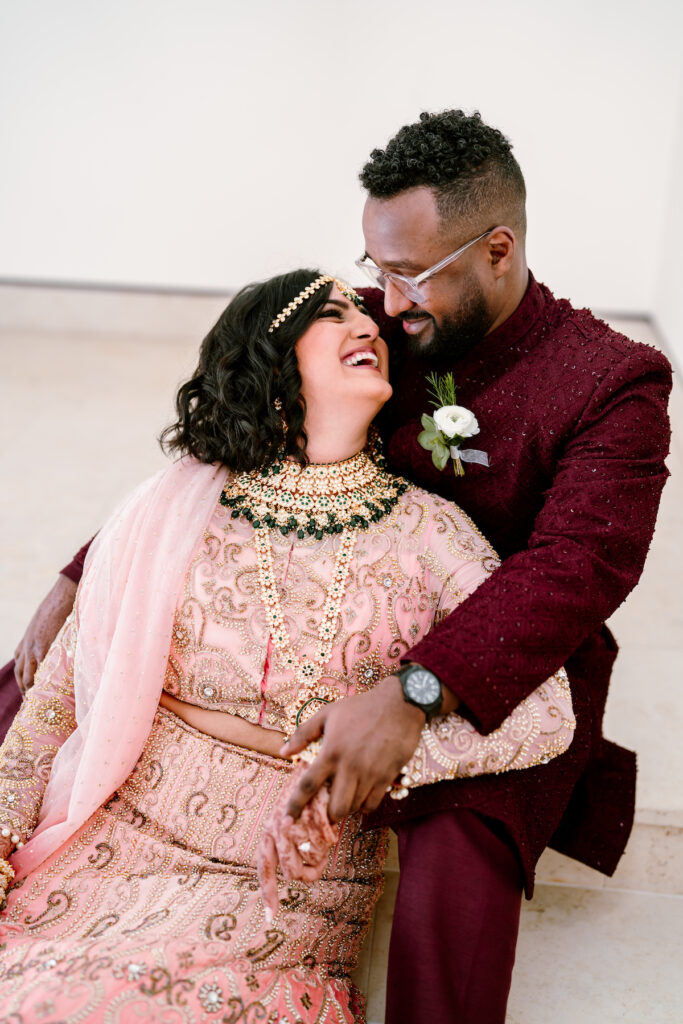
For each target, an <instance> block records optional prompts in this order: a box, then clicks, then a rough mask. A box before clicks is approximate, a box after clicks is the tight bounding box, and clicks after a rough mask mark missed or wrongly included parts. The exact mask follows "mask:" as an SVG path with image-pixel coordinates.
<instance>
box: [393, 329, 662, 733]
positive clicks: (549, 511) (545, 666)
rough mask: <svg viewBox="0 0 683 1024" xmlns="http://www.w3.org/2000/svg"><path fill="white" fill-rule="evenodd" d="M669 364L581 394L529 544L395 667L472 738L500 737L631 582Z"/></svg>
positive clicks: (649, 356) (642, 361)
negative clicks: (471, 728) (463, 721)
mask: <svg viewBox="0 0 683 1024" xmlns="http://www.w3.org/2000/svg"><path fill="white" fill-rule="evenodd" d="M670 388H671V370H670V367H669V364H668V362H667V360H666V359H665V358H664V357H663V356H661V355H660V354H659V353H657V352H656V351H654V350H651V349H647V348H645V347H644V346H643V347H641V348H639V349H638V350H637V351H636V352H633V353H631V354H629V356H628V358H626V359H624V360H623V361H622V362H621V363H620V364H618V365H617V366H616V367H615V368H613V370H612V371H611V372H610V373H609V374H608V375H607V376H606V377H605V378H604V379H603V380H602V382H601V383H600V384H599V385H598V387H597V388H596V389H595V390H594V391H593V392H592V393H591V395H590V397H589V399H588V401H587V403H586V405H585V407H584V409H583V412H582V414H581V416H580V418H579V421H578V422H577V423H576V424H575V426H574V428H573V431H572V432H571V433H570V434H569V436H568V437H567V440H566V442H565V445H564V448H563V450H562V451H561V452H560V454H559V458H557V461H556V468H555V472H554V476H553V479H552V483H551V485H550V487H549V488H548V490H547V491H546V495H545V501H544V504H543V506H542V508H541V510H540V511H539V513H538V515H537V517H536V520H535V523H534V527H533V531H532V533H531V536H530V537H529V541H528V545H527V547H526V548H525V549H524V550H522V551H519V552H517V553H515V554H513V555H511V556H510V557H509V558H506V559H505V560H504V562H503V564H502V565H501V567H500V569H499V570H498V571H497V572H495V573H494V574H493V575H492V576H490V577H489V578H488V579H487V580H485V581H484V582H483V583H482V585H481V586H480V587H479V588H478V589H477V590H476V592H475V593H473V594H472V595H471V596H470V597H468V599H467V600H466V601H463V602H462V603H461V604H459V605H458V607H457V608H455V609H454V611H453V612H452V614H450V615H449V616H448V617H447V618H446V619H444V621H443V622H441V623H440V624H439V625H438V626H437V627H436V628H434V629H433V630H432V632H431V633H429V634H428V635H427V636H426V637H425V638H424V639H422V640H421V641H420V642H419V643H418V644H417V645H416V646H415V647H414V648H413V649H412V650H411V651H410V652H409V653H408V654H407V655H406V658H405V660H411V661H416V662H419V663H420V664H422V665H424V666H425V667H427V668H429V669H431V670H432V671H433V672H434V673H435V674H436V675H438V676H439V678H440V679H441V680H442V682H443V683H445V685H446V686H448V687H449V688H450V689H451V690H452V691H453V692H454V693H455V694H456V695H457V696H458V697H459V698H460V700H461V702H462V703H463V704H464V705H465V706H466V708H467V709H468V714H469V716H470V717H471V719H472V721H473V722H474V723H475V724H476V726H477V728H478V729H479V731H481V732H483V733H488V732H491V731H492V730H494V729H496V728H498V727H499V726H500V724H501V722H502V721H503V719H504V718H505V717H506V716H507V715H509V714H510V712H511V711H512V709H513V708H515V707H516V706H517V705H518V704H519V703H520V702H521V701H522V700H524V698H525V697H527V696H528V695H529V694H530V693H531V691H532V690H533V689H534V688H535V687H537V686H538V685H539V683H541V682H542V681H543V680H545V679H547V678H548V677H549V676H551V675H552V673H554V672H556V671H557V669H558V668H559V667H560V666H561V665H562V664H564V663H565V662H566V661H567V659H568V658H569V656H570V655H571V654H572V653H573V652H574V651H575V650H576V649H577V648H578V647H579V646H580V644H581V643H582V642H583V640H584V639H586V638H587V637H588V636H589V635H591V634H592V633H593V632H595V631H596V630H598V629H599V628H600V627H601V625H602V624H603V623H604V621H605V619H607V618H608V617H609V616H610V615H611V614H612V613H613V612H614V611H615V609H616V608H617V607H618V606H619V605H620V604H621V602H622V601H623V600H624V598H625V597H626V596H627V594H628V593H629V592H630V590H631V589H632V588H633V587H634V586H635V584H636V583H637V581H638V579H639V577H640V574H641V572H642V569H643V564H644V561H645V556H646V554H647V551H648V547H649V545H650V541H651V538H652V534H653V531H654V526H655V519H656V515H657V509H658V505H659V499H660V496H661V491H662V487H663V486H664V483H665V481H666V478H667V476H668V472H667V470H666V467H665V464H664V458H665V456H666V454H667V452H668V448H669V437H670V433H669V423H668V417H667V412H666V406H667V399H668V394H669V391H670Z"/></svg>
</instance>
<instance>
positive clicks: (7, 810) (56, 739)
mask: <svg viewBox="0 0 683 1024" xmlns="http://www.w3.org/2000/svg"><path fill="white" fill-rule="evenodd" d="M75 642H76V626H75V613H72V614H71V615H70V616H69V617H68V619H67V620H66V622H65V623H64V625H63V626H62V628H61V630H60V632H59V633H58V634H57V637H56V639H55V641H54V643H53V644H52V646H51V647H50V650H49V651H48V653H47V655H46V657H45V659H44V660H43V661H42V662H41V664H40V666H39V668H38V671H37V672H36V678H35V683H34V685H33V687H32V689H31V690H30V691H29V693H28V695H27V696H26V698H25V700H24V702H23V703H22V705H21V708H20V709H19V712H18V714H17V715H16V717H15V719H14V721H13V723H12V725H11V726H10V729H9V732H8V733H7V735H6V737H5V740H4V742H3V744H2V747H0V857H5V858H6V857H8V856H9V854H10V853H11V852H12V850H13V849H14V847H15V846H16V845H17V838H18V839H19V841H20V842H26V840H27V839H28V837H29V836H30V835H31V833H32V832H33V830H34V828H35V827H36V824H37V821H38V814H39V812H40V807H41V804H42V800H43V794H44V792H45V787H46V786H47V783H48V779H49V777H50V769H51V767H52V762H53V760H54V758H55V755H56V753H57V751H58V750H59V748H60V747H61V746H62V744H63V743H64V742H65V741H66V740H67V739H68V737H69V736H70V735H71V733H72V732H73V731H74V729H75V728H76V720H75V712H74V685H73V662H74V648H75Z"/></svg>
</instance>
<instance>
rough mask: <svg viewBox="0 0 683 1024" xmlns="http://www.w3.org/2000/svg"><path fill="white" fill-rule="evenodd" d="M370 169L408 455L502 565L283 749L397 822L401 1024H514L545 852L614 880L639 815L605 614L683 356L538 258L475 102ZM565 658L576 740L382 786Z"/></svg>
mask: <svg viewBox="0 0 683 1024" xmlns="http://www.w3.org/2000/svg"><path fill="white" fill-rule="evenodd" d="M361 182H362V183H363V186H364V187H365V189H366V190H367V193H368V199H367V202H366V204H365V211H364V215H363V231H364V235H365V255H364V256H363V258H362V260H360V261H359V265H360V266H362V267H366V266H367V267H369V273H370V276H372V278H373V279H374V280H375V282H376V283H377V284H378V285H379V286H380V288H381V289H382V290H383V292H384V294H383V295H382V293H381V292H377V291H369V292H367V293H366V296H365V298H366V302H367V304H368V306H369V307H370V311H371V312H372V313H373V315H375V316H377V317H379V318H380V320H381V326H382V333H383V336H384V338H385V339H386V340H387V341H388V342H389V346H390V352H391V354H392V356H393V362H394V366H393V370H392V378H391V379H392V383H393V385H394V396H393V399H392V401H391V405H390V408H389V410H388V416H387V420H386V421H385V423H384V425H383V433H384V436H385V440H386V442H387V450H388V455H389V459H390V462H391V465H392V468H393V469H395V470H396V471H398V472H400V473H402V474H404V475H405V476H408V477H409V478H410V479H412V480H413V481H415V482H416V483H418V484H419V485H421V486H422V487H424V488H426V489H427V490H430V491H437V492H438V493H439V494H441V495H443V496H444V497H445V498H447V499H449V500H452V501H454V502H456V503H457V504H458V505H460V506H461V507H462V508H463V509H464V510H465V512H467V513H468V514H469V515H470V516H471V517H472V519H473V521H474V523H475V524H476V525H477V526H478V527H479V528H480V529H481V530H482V532H483V533H484V534H485V536H486V537H487V538H488V539H489V541H490V542H491V543H492V544H493V546H494V548H496V549H497V551H498V554H499V555H500V557H501V558H502V559H503V563H502V566H501V568H500V569H499V570H498V571H497V572H495V573H494V574H493V576H491V577H490V578H489V579H488V580H487V581H486V582H485V583H484V584H483V585H482V586H481V587H480V588H479V589H478V590H477V591H476V592H475V593H474V594H473V595H472V596H470V597H469V598H468V599H467V600H466V601H464V602H463V603H462V604H461V605H460V606H459V607H458V608H457V609H456V610H455V611H454V612H453V613H452V614H451V615H450V616H449V617H448V618H447V619H445V620H444V621H443V622H442V623H441V624H440V625H439V626H437V627H436V628H435V629H434V630H433V631H432V632H431V633H430V634H429V635H428V636H427V637H426V638H425V639H424V640H422V641H421V642H420V643H419V644H418V645H417V646H416V647H415V648H413V649H412V650H411V651H406V652H402V653H403V656H402V659H401V660H402V661H403V666H404V667H403V668H402V669H401V671H400V673H399V675H398V676H391V677H389V678H388V679H386V680H384V681H382V683H380V685H379V686H378V687H377V688H376V689H374V690H373V691H371V692H370V693H368V694H362V695H358V696H355V697H351V698H349V699H348V700H345V701H342V702H341V703H339V704H334V705H329V706H328V708H326V709H324V710H323V711H322V712H320V713H319V714H318V715H317V716H316V717H315V718H313V719H311V720H310V721H309V722H308V723H307V724H306V725H304V726H302V727H301V728H300V729H299V730H298V732H297V733H296V734H295V735H294V736H293V737H292V740H291V741H290V743H289V744H288V747H287V750H288V752H294V751H296V750H300V749H301V748H302V747H303V745H304V744H305V743H306V742H308V741H309V740H311V739H313V738H314V737H316V736H317V735H320V734H321V733H323V734H324V742H323V747H322V751H321V754H320V755H319V756H318V758H317V759H316V761H315V763H314V764H313V765H312V766H311V768H310V769H309V770H308V772H307V774H306V775H305V776H304V777H303V778H302V780H301V782H300V785H299V791H298V793H296V794H295V795H294V798H293V800H292V802H291V804H290V811H291V813H293V814H294V816H296V815H297V814H298V813H299V812H300V810H301V807H302V806H303V804H304V803H305V801H306V800H308V799H310V797H311V795H312V794H313V793H314V792H315V791H316V790H317V789H318V788H319V786H320V785H322V784H323V783H324V782H325V781H331V785H332V792H331V799H330V805H329V806H330V812H331V815H332V816H334V817H341V816H343V815H344V814H346V813H347V812H348V811H350V810H356V809H359V808H360V809H363V810H365V811H369V812H372V811H376V813H375V814H373V815H372V816H371V818H370V824H380V823H381V824H387V823H388V824H391V825H392V826H393V827H394V828H395V829H396V831H397V833H398V842H399V853H400V864H401V873H400V880H399V889H398V895H397V900H396V909H395V916H394V924H393V931H392V938H391V947H390V955H389V978H388V983H387V1017H386V1020H387V1024H449V1022H451V1021H454V1022H455V1021H457V1022H458V1024H503V1021H504V1019H505V1006H506V1002H507V996H508V992H509V986H510V976H511V971H512V965H513V961H514V951H515V942H516V937H517V927H518V921H519V909H520V898H521V889H522V886H524V887H525V889H526V892H527V895H528V896H530V895H531V892H532V889H533V878H534V866H535V863H536V861H537V859H538V857H539V856H540V854H541V852H542V850H543V849H544V847H545V846H546V845H548V843H551V844H552V845H553V847H554V848H555V849H558V850H560V851H561V852H563V853H566V854H568V855H569V856H572V857H576V858H577V859H579V860H582V861H583V862H584V863H587V864H589V865H590V866H592V867H594V868H597V869H598V870H600V871H603V872H605V873H606V874H612V872H613V871H614V869H615V867H616V865H617V862H618V860H619V858H620V856H621V853H622V852H623V850H624V847H625V844H626V840H627V838H628V835H629V831H630V828H631V824H632V821H633V810H634V792H635V756H634V755H633V754H632V753H631V752H629V751H626V750H624V749H622V748H621V747H618V746H616V745H615V744H613V743H610V742H608V741H607V740H605V739H604V738H603V737H602V731H601V724H602V717H603V713H604V709H605V701H606V697H607V688H608V683H609V677H610V672H611V668H612V664H613V662H614V659H615V656H616V652H617V645H616V643H615V641H614V638H613V637H612V635H611V633H610V632H609V630H608V629H607V627H606V626H605V624H604V623H605V619H607V618H608V617H609V616H610V615H611V614H612V613H613V612H614V610H615V609H616V608H617V607H618V606H619V605H620V604H621V602H622V601H623V600H624V598H625V597H626V595H627V594H628V593H629V591H630V590H631V589H632V588H633V587H634V586H635V584H636V582H637V581H638V578H639V577H640V574H641V571H642V568H643V563H644V561H645V556H646V554H647V550H648V547H649V544H650V541H651V538H652V533H653V530H654V525H655V518H656V514H657V507H658V504H659V499H660V495H661V491H662V487H663V485H664V482H665V480H666V477H667V470H666V468H665V465H664V457H665V456H666V454H667V452H668V444H669V426H668V420H667V414H666V406H667V398H668V394H669V391H670V387H671V371H670V367H669V365H668V363H667V361H666V359H665V358H664V357H663V356H662V355H661V354H660V353H659V352H657V351H655V350H654V349H652V348H649V347H647V346H644V345H638V344H635V343H634V342H632V341H629V340H628V339H627V338H625V337H623V335H620V334H617V333H615V332H614V331H612V330H610V329H609V327H607V325H606V324H604V323H603V322H601V321H599V320H597V319H596V318H595V317H593V316H592V315H591V313H590V312H589V311H588V310H576V309H573V308H572V306H571V305H570V304H569V303H568V302H567V301H566V300H557V299H555V298H554V296H553V295H552V294H551V292H550V291H549V290H548V289H547V288H545V287H544V286H543V285H541V284H539V283H537V282H536V280H535V279H534V278H533V276H532V275H531V274H530V273H529V270H528V268H527V264H526V258H525V251H524V243H525V234H526V216H525V196H526V192H525V185H524V179H523V176H522V172H521V170H520V168H519V165H518V164H517V161H516V160H515V158H514V156H513V154H512V152H511V147H510V144H509V143H508V141H507V140H506V139H505V137H504V136H503V135H502V134H501V133H500V132H499V131H497V130H495V129H493V128H490V127H489V126H487V125H486V124H484V123H483V122H482V121H481V118H480V117H479V115H478V114H475V115H473V116H466V115H465V114H464V113H463V112H462V111H460V110H451V111H446V112H444V113H441V114H437V115H429V114H423V115H422V116H421V118H420V120H419V121H418V122H417V123H416V124H411V125H407V126H405V127H403V128H401V130H400V131H399V132H398V133H397V135H396V136H395V137H394V138H393V139H392V140H391V141H390V142H389V143H388V145H387V147H386V149H385V150H374V151H373V152H372V154H371V156H370V159H369V161H368V162H367V164H366V165H365V167H364V168H363V171H362V173H361ZM448 257H450V262H447V263H446V265H445V266H443V267H442V268H441V269H437V266H438V265H439V264H441V263H442V262H445V261H446V259H447V258H448ZM382 300H383V306H384V308H383V310H382V308H381V306H380V303H381V301H382ZM430 371H436V372H437V373H444V372H452V373H453V376H454V378H455V382H456V385H457V401H458V404H459V405H463V406H465V407H466V408H468V409H470V410H471V411H472V412H473V413H474V414H475V415H476V417H477V420H478V423H479V426H480V433H479V434H477V436H476V438H475V439H474V442H475V443H474V444H473V445H472V447H476V448H478V449H483V450H485V451H486V453H487V454H488V458H489V465H488V466H485V465H480V464H477V463H469V462H468V463H466V464H465V470H466V475H465V476H464V477H456V476H455V474H454V472H453V467H452V466H451V465H450V464H448V465H447V466H446V468H445V469H444V470H443V471H439V470H438V469H436V468H435V466H434V465H433V463H432V460H431V456H430V453H429V452H428V451H425V450H424V449H423V448H422V447H421V446H420V445H419V443H418V434H419V433H420V431H421V429H422V428H421V425H420V417H421V415H422V414H423V413H426V412H427V413H429V412H432V411H433V409H432V408H431V403H430V396H429V395H428V392H427V387H426V380H425V377H426V375H427V374H428V373H429V372H430ZM562 664H564V665H565V666H566V668H567V672H568V674H569V679H570V681H571V688H572V694H573V701H574V709H575V712H576V717H577V729H576V734H575V738H574V742H573V743H572V745H571V746H570V748H569V750H568V751H567V752H566V753H565V754H563V755H562V756H561V757H558V758H556V759H555V760H553V761H551V762H549V763H548V764H547V765H544V766H541V767H538V768H533V769H529V770H525V771H521V772H514V771H513V772H509V773H506V774H502V775H498V776H492V775H488V776H481V777H479V778H476V779H463V780H458V781H455V782H444V783H440V784H438V785H434V786H426V787H424V788H423V789H420V790H417V791H415V792H413V793H412V794H411V795H410V796H408V798H407V799H405V800H403V801H402V802H399V803H398V804H397V803H396V802H395V801H394V800H392V799H389V798H385V799H383V798H384V794H385V791H386V787H387V785H389V784H390V782H391V781H392V780H393V779H394V778H395V777H396V775H397V774H398V773H399V772H400V769H401V767H402V765H403V764H405V763H406V762H407V761H408V760H409V759H410V756H411V754H412V752H413V750H414V747H415V745H416V743H417V738H418V735H419V732H420V730H421V728H422V727H423V726H424V723H425V718H426V717H429V716H430V715H431V714H433V713H434V711H435V710H436V711H439V712H447V711H451V710H454V709H457V710H458V711H459V713H460V714H462V715H464V716H466V717H467V718H469V719H470V720H471V721H472V722H474V723H475V725H476V726H477V728H478V729H479V730H480V731H481V732H484V733H488V732H491V731H492V730H494V729H496V728H497V727H498V726H499V725H500V724H501V722H502V721H503V719H504V718H505V717H506V716H507V715H508V714H509V713H510V712H511V711H512V709H513V708H514V707H515V706H516V705H517V704H519V703H520V701H522V700H523V699H524V698H525V697H527V696H528V695H529V693H530V692H531V691H532V690H533V689H534V688H535V687H536V686H538V685H539V684H540V683H541V682H542V681H543V680H544V679H546V678H547V677H548V676H550V675H551V674H552V673H553V672H555V671H556V670H557V669H558V668H559V667H560V666H561V665H562ZM420 667H421V669H422V670H425V669H426V670H427V673H428V674H427V675H425V674H424V672H421V674H418V673H420ZM411 679H412V680H413V685H412V686H411ZM415 681H417V682H419V683H421V684H422V691H421V692H420V691H419V690H418V689H417V688H416V687H415V685H414V682H415ZM380 801H382V802H381V806H380ZM378 807H379V810H376V809H377V808H378ZM520 869H521V871H520Z"/></svg>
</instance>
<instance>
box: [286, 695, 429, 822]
mask: <svg viewBox="0 0 683 1024" xmlns="http://www.w3.org/2000/svg"><path fill="white" fill-rule="evenodd" d="M424 724H425V714H424V711H421V710H420V709H419V708H417V707H415V706H414V705H413V704H409V703H408V702H407V701H405V700H404V698H403V690H402V688H401V683H400V680H399V679H398V678H397V677H396V676H387V678H386V679H382V681H381V682H380V683H378V684H377V686H375V687H374V688H373V689H372V690H369V691H368V692H366V693H360V694H355V695H354V696H352V697H346V698H345V699H344V700H340V701H335V702H334V703H332V704H328V705H327V706H326V707H324V708H323V709H322V711H319V712H318V713H317V714H316V715H314V716H313V717H312V718H310V719H309V720H308V721H307V722H305V723H304V724H303V725H301V726H299V728H298V729H297V730H296V732H294V733H293V734H292V736H291V737H290V739H289V741H288V742H287V743H286V744H285V746H284V747H283V748H282V750H281V751H280V754H281V756H283V757H291V756H292V754H297V753H299V752H300V751H301V750H303V749H304V747H306V746H307V745H308V744H309V743H310V742H312V741H313V740H315V739H318V738H319V737H321V736H322V738H323V743H322V749H321V751H320V753H319V754H318V756H317V757H316V759H315V761H314V762H313V764H312V765H311V766H310V767H309V768H308V770H307V771H306V772H305V773H304V774H303V775H302V776H301V778H300V779H299V784H298V786H297V787H296V789H295V790H294V792H293V794H292V796H291V798H290V801H289V804H288V805H287V814H289V815H291V816H292V818H295V819H296V818H298V817H299V815H300V814H301V811H302V810H303V808H304V807H305V806H306V804H307V803H308V801H309V800H311V799H312V798H313V796H314V795H315V794H316V793H317V792H318V790H319V789H320V788H321V787H322V786H324V785H325V784H326V783H328V782H329V783H330V801H329V804H328V814H329V817H330V820H331V821H333V822H335V821H339V820H340V819H341V818H343V817H345V816H346V815H347V814H353V813H354V812H355V811H363V812H364V813H368V812H369V811H374V810H375V808H376V807H378V806H379V804H380V802H381V800H382V798H383V797H384V795H385V793H386V791H387V788H388V787H389V786H390V785H391V783H392V782H393V781H394V779H395V778H396V776H397V775H399V774H400V771H401V768H403V766H404V765H405V764H407V762H408V761H409V760H410V758H411V757H412V755H413V753H414V751H415V748H416V747H417V744H418V742H419V740H420V734H421V732H422V729H423V728H424Z"/></svg>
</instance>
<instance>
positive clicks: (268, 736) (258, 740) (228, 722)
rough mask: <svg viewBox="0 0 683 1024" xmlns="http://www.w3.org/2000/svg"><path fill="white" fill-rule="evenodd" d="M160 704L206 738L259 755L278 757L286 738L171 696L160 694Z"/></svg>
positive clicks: (275, 731) (236, 718) (231, 716)
mask: <svg viewBox="0 0 683 1024" xmlns="http://www.w3.org/2000/svg"><path fill="white" fill-rule="evenodd" d="M159 704H160V705H161V707H163V708H166V709H167V710H168V711H172V712H173V714H174V715H177V716H178V718H181V719H182V720H183V722H186V723H187V724H188V725H191V726H192V728H193V729H197V731H198V732H203V733H206V735H207V736H213V737H214V738H215V739H218V740H222V741H223V742H224V743H234V744H236V745H237V746H238V747H246V748H247V749H248V750H256V751H258V752H259V753H260V754H270V755H271V757H277V756H278V752H279V750H280V748H281V746H282V744H283V743H284V742H285V739H286V738H287V737H286V735H285V733H284V732H280V730H278V729H264V728H263V726H261V725H255V724H254V723H253V722H247V721H246V720H245V719H244V718H240V717H239V716H237V715H232V714H229V713H228V712H227V711H212V710H210V709H209V708H199V707H197V706H196V705H195V704H188V703H187V701H184V700H178V698H177V697H172V696H171V695H170V694H169V693H165V692H164V693H162V694H161V697H160V699H159Z"/></svg>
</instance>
